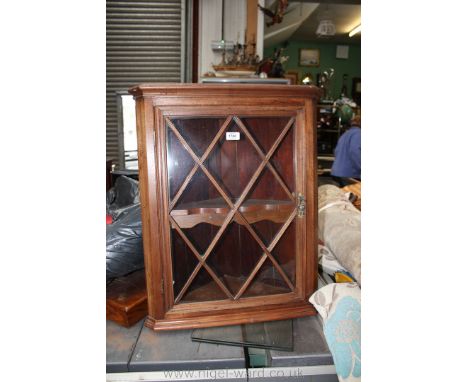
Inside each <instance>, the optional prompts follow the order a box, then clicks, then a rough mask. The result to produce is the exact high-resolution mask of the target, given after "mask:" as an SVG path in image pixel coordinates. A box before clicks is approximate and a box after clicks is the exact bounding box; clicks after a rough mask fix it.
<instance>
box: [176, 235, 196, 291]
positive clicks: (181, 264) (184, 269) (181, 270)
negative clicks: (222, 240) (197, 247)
mask: <svg viewBox="0 0 468 382" xmlns="http://www.w3.org/2000/svg"><path fill="white" fill-rule="evenodd" d="M171 244H172V251H171V255H172V269H173V270H174V271H173V275H172V277H173V284H174V298H176V297H177V296H178V295H179V293H180V291H181V290H182V288H183V287H184V285H185V283H186V282H187V280H188V278H189V277H190V275H191V274H192V272H193V270H194V269H195V266H196V265H197V264H198V260H197V258H196V257H195V255H194V254H193V252H192V251H191V250H190V248H189V247H188V246H187V244H186V243H185V241H184V240H183V239H182V238H181V237H180V235H179V234H178V233H177V231H176V230H175V229H171Z"/></svg>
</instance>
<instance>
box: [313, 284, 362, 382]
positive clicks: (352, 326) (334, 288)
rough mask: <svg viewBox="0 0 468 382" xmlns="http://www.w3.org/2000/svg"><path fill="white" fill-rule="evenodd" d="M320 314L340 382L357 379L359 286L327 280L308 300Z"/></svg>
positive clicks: (359, 324) (359, 366) (359, 337)
mask: <svg viewBox="0 0 468 382" xmlns="http://www.w3.org/2000/svg"><path fill="white" fill-rule="evenodd" d="M309 301H310V302H311V303H312V304H313V305H314V307H315V309H317V311H318V313H319V314H320V315H321V316H322V318H323V322H324V323H323V332H324V334H325V338H326V340H327V343H328V347H329V348H330V351H331V353H332V355H333V360H334V362H335V367H336V373H337V375H338V379H339V380H340V382H356V381H360V380H361V289H360V288H359V285H358V284H357V283H347V284H329V285H326V286H324V287H323V288H320V289H319V290H318V291H316V292H315V293H314V294H313V295H312V296H311V297H310V300H309Z"/></svg>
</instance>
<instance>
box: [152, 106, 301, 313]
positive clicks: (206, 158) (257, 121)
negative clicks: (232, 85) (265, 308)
mask: <svg viewBox="0 0 468 382" xmlns="http://www.w3.org/2000/svg"><path fill="white" fill-rule="evenodd" d="M276 114H277V115H275V113H274V112H271V113H270V114H269V115H265V113H258V114H256V112H255V110H254V109H248V110H243V111H242V110H239V111H236V112H231V113H229V114H224V113H223V112H222V110H220V111H219V113H218V114H216V113H215V112H212V113H211V115H208V116H207V115H185V114H184V115H178V114H177V109H175V110H173V111H171V112H170V113H166V114H164V113H162V114H161V115H160V120H159V123H160V124H162V125H161V126H160V127H159V128H161V127H162V128H163V131H162V134H161V138H160V139H162V144H161V146H162V147H163V148H164V151H165V152H164V154H163V155H164V156H165V158H164V159H165V162H166V163H165V168H166V173H165V174H164V177H165V182H164V183H165V185H166V197H167V199H166V203H165V205H166V211H165V216H166V219H167V225H166V227H167V229H168V230H169V232H168V233H167V234H166V237H167V238H169V241H170V243H169V245H168V246H167V252H168V253H166V256H167V258H166V262H165V263H166V264H167V265H169V266H170V275H168V273H167V271H166V275H168V276H169V283H168V284H166V285H169V287H171V291H170V292H171V293H169V296H170V300H171V301H170V302H169V306H168V308H172V307H177V306H180V305H185V304H191V303H197V304H198V303H212V302H214V301H218V302H224V303H225V304H226V306H228V305H229V304H237V305H239V304H240V305H242V304H248V302H249V301H251V302H252V301H255V300H257V299H259V298H261V299H262V301H267V300H271V301H272V302H273V301H274V300H277V299H278V298H281V297H283V298H291V299H294V298H298V296H299V295H300V294H301V291H302V290H303V283H304V280H303V277H302V270H303V269H304V266H305V264H304V262H305V256H304V251H305V248H304V247H305V246H304V243H303V240H304V237H305V232H304V223H303V220H305V219H302V218H303V216H304V214H305V202H304V194H305V190H304V187H305V186H304V184H305V182H304V163H303V159H302V158H303V155H302V154H301V152H303V150H304V147H303V142H302V141H303V138H302V137H303V131H302V130H301V129H303V128H304V126H303V124H304V123H303V121H302V120H301V118H300V113H298V112H297V111H290V112H282V113H276ZM160 131H161V130H160ZM198 306H199V305H198Z"/></svg>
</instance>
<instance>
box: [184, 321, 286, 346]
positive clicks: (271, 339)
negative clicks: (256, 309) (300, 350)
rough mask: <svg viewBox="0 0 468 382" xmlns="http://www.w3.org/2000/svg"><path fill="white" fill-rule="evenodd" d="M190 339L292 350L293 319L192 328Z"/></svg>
mask: <svg viewBox="0 0 468 382" xmlns="http://www.w3.org/2000/svg"><path fill="white" fill-rule="evenodd" d="M192 341H196V342H207V343H214V344H221V345H230V346H242V347H244V346H247V347H254V348H260V349H275V350H284V351H292V350H293V320H284V321H271V322H259V323H255V324H245V325H233V326H222V327H217V328H204V329H194V330H193V332H192Z"/></svg>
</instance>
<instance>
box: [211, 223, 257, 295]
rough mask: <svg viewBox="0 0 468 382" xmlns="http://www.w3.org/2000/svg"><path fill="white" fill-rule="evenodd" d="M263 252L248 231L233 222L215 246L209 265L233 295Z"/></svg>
mask: <svg viewBox="0 0 468 382" xmlns="http://www.w3.org/2000/svg"><path fill="white" fill-rule="evenodd" d="M262 254H263V251H262V249H261V247H260V246H259V245H258V243H257V242H256V241H255V240H254V238H253V237H252V235H251V234H250V233H249V232H248V231H247V229H246V228H245V227H244V226H243V225H241V224H237V223H236V222H233V223H231V224H229V226H228V227H227V229H226V231H225V233H224V235H223V236H222V237H221V239H220V240H219V242H218V244H217V245H216V246H215V248H214V250H213V253H211V255H210V256H209V257H208V259H207V263H208V264H209V265H210V266H211V267H212V268H213V269H214V270H215V272H216V274H217V275H218V277H219V278H220V279H221V280H222V281H223V283H224V284H225V285H226V286H227V287H228V289H229V290H230V292H231V293H232V294H233V295H236V293H237V292H238V291H239V289H240V288H241V287H242V285H243V284H244V282H245V280H246V279H247V277H248V276H249V275H250V273H251V272H252V270H253V269H254V267H255V265H256V264H257V262H258V260H260V258H261V256H262Z"/></svg>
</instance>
